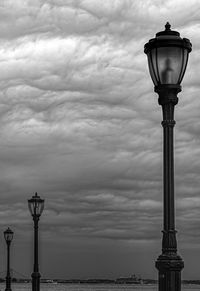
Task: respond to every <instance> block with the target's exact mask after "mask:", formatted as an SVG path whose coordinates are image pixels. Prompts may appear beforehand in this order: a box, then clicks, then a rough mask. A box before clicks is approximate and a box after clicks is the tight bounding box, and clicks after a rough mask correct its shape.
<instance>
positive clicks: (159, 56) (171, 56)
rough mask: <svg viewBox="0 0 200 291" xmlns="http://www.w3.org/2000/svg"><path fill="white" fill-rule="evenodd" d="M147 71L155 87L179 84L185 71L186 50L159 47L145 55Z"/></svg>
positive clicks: (173, 47) (174, 47) (182, 48)
mask: <svg viewBox="0 0 200 291" xmlns="http://www.w3.org/2000/svg"><path fill="white" fill-rule="evenodd" d="M147 56H148V64H149V71H150V75H151V78H152V81H153V83H154V85H155V86H157V85H160V84H174V85H176V84H180V83H181V81H182V79H183V77H184V74H185V70H186V66H187V61H188V50H187V48H184V47H179V46H161V47H155V48H152V49H150V50H149V52H148V53H147Z"/></svg>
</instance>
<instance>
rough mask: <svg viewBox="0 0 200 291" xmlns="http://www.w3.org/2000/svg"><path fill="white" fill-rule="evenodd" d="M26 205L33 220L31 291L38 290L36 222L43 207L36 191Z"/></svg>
mask: <svg viewBox="0 0 200 291" xmlns="http://www.w3.org/2000/svg"><path fill="white" fill-rule="evenodd" d="M28 207H29V210H30V213H31V215H32V217H33V221H34V267H33V273H32V291H39V290H40V277H41V276H40V273H39V264H38V222H39V219H40V215H41V214H42V211H43V209H44V199H41V198H40V196H38V194H37V193H35V196H32V198H31V199H29V200H28Z"/></svg>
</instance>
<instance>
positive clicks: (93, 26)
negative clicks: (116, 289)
mask: <svg viewBox="0 0 200 291" xmlns="http://www.w3.org/2000/svg"><path fill="white" fill-rule="evenodd" d="M167 21H169V22H170V23H171V25H172V29H174V30H178V31H179V32H180V33H181V36H182V37H187V38H189V39H190V40H191V42H192V44H193V51H192V53H191V54H190V58H189V62H188V67H187V71H186V74H185V77H184V80H183V83H182V87H183V91H182V92H181V93H180V94H179V104H178V105H177V106H176V112H175V119H176V121H177V124H176V127H175V177H176V179H175V187H176V215H177V221H176V222H177V223H176V224H177V230H178V245H179V251H180V253H181V255H182V256H183V258H184V261H185V269H184V272H183V276H184V278H198V279H199V268H198V266H199V256H200V179H199V175H200V161H199V158H200V99H199V94H200V92H199V91H200V82H199V65H200V2H199V1H198V0H190V1H185V0H176V1H175V0H164V1H161V0H137V1H136V0H108V1H105V0H45V1H44V0H34V1H32V0H1V1H0V72H1V73H0V229H1V231H2V239H1V241H0V248H1V256H0V257H1V262H0V269H1V270H4V269H5V242H4V241H3V231H4V230H5V229H6V228H7V227H8V226H10V227H11V228H12V229H13V231H14V232H15V236H14V240H13V243H12V267H13V268H14V269H15V270H17V271H18V272H21V273H24V274H27V275H29V274H30V273H31V271H32V263H33V260H32V259H33V256H32V249H33V244H32V239H33V235H32V231H33V228H32V227H33V223H32V219H31V217H30V213H29V212H28V208H27V199H29V198H30V197H31V196H32V195H34V193H35V192H36V191H37V192H38V194H39V195H40V196H41V197H42V198H45V210H44V212H43V215H42V217H41V220H40V241H41V243H40V271H41V273H42V276H43V277H52V278H53V277H54V278H55V277H57V278H59V277H60V278H76V277H81V278H87V277H114V278H115V277H117V276H126V275H130V274H133V273H136V274H141V276H142V277H146V278H147V277H149V278H156V277H157V271H156V270H155V267H154V260H155V259H156V258H157V256H158V255H159V254H160V252H161V230H162V127H161V125H160V122H161V119H162V115H161V108H160V106H159V105H158V102H157V95H156V94H155V93H154V91H153V83H152V81H151V79H150V76H149V72H148V67H147V59H146V55H145V54H144V52H143V47H144V44H145V43H146V42H147V41H148V40H149V39H150V38H153V37H154V36H155V33H156V32H158V31H160V30H163V29H164V25H165V23H166V22H167Z"/></svg>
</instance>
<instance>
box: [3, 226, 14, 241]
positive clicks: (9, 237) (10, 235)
mask: <svg viewBox="0 0 200 291" xmlns="http://www.w3.org/2000/svg"><path fill="white" fill-rule="evenodd" d="M4 238H5V240H6V241H7V242H11V241H12V239H13V232H12V230H10V229H9V230H7V231H4Z"/></svg>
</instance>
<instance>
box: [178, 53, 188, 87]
mask: <svg viewBox="0 0 200 291" xmlns="http://www.w3.org/2000/svg"><path fill="white" fill-rule="evenodd" d="M182 54H183V67H182V71H181V74H180V77H179V84H180V83H181V81H182V80H183V77H184V74H185V70H186V66H187V62H188V50H187V49H186V48H183V49H182Z"/></svg>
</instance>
